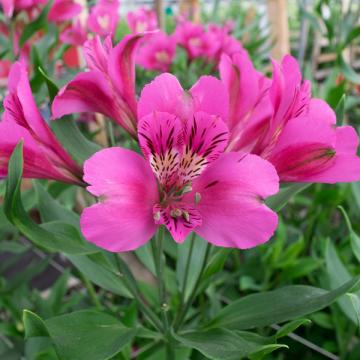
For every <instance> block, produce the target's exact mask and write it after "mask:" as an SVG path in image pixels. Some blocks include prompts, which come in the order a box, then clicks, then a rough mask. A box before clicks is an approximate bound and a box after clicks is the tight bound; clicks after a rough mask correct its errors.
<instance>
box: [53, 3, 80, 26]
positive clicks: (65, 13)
mask: <svg viewBox="0 0 360 360" xmlns="http://www.w3.org/2000/svg"><path fill="white" fill-rule="evenodd" d="M81 10H82V6H81V5H80V4H77V3H75V2H74V1H73V0H55V1H54V3H53V5H52V7H51V9H50V11H49V14H48V19H49V21H53V22H62V21H66V20H72V19H73V18H74V17H76V16H77V15H79V14H80V13H81Z"/></svg>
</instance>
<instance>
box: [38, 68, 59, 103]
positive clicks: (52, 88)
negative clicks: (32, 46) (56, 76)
mask: <svg viewBox="0 0 360 360" xmlns="http://www.w3.org/2000/svg"><path fill="white" fill-rule="evenodd" d="M38 71H39V74H40V75H41V76H42V78H43V80H44V81H45V83H46V86H47V89H48V93H49V97H50V101H53V100H54V97H55V96H56V95H57V93H58V92H59V88H58V86H57V85H56V84H55V83H54V81H53V80H51V79H50V77H49V76H48V75H47V74H46V73H45V70H44V69H43V68H42V67H41V66H39V67H38Z"/></svg>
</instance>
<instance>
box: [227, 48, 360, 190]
mask: <svg viewBox="0 0 360 360" xmlns="http://www.w3.org/2000/svg"><path fill="white" fill-rule="evenodd" d="M273 67H274V71H273V79H272V82H271V83H269V81H268V79H266V78H265V77H264V76H263V75H261V74H259V73H258V72H257V71H256V70H255V69H254V67H253V66H252V64H251V61H250V60H249V59H248V58H247V56H245V55H244V54H242V55H236V56H234V57H233V58H232V59H230V58H229V57H226V56H224V57H223V58H222V61H221V64H220V73H221V77H222V79H223V82H224V84H225V85H226V86H227V88H228V92H229V96H230V99H231V100H230V116H229V120H228V121H229V127H230V133H231V135H230V137H231V141H230V144H229V147H228V150H229V151H233V150H240V151H248V152H251V153H253V154H257V155H259V156H261V157H262V158H264V159H266V160H268V161H270V162H271V163H272V164H273V165H274V166H275V168H276V170H277V172H278V174H279V177H280V180H281V181H284V182H323V183H336V182H347V181H357V180H360V158H359V157H357V155H356V150H357V146H358V136H357V134H356V131H355V130H354V129H353V128H352V127H351V126H340V127H336V116H335V113H334V111H333V110H332V109H331V108H330V106H329V105H328V104H326V102H324V101H322V100H320V99H312V98H311V94H310V83H309V82H308V81H304V82H302V80H301V73H300V70H299V66H298V64H297V62H296V60H295V59H294V58H292V57H291V56H285V57H284V59H283V61H282V63H281V65H279V64H277V63H276V62H273Z"/></svg>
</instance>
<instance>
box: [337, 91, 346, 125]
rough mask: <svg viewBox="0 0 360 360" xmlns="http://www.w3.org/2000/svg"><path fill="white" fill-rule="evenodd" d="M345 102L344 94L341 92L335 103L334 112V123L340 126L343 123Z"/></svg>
mask: <svg viewBox="0 0 360 360" xmlns="http://www.w3.org/2000/svg"><path fill="white" fill-rule="evenodd" d="M345 102H346V96H345V94H343V95H342V96H341V98H340V100H339V102H338V104H337V105H336V109H335V114H336V125H337V126H341V125H343V120H344V114H345Z"/></svg>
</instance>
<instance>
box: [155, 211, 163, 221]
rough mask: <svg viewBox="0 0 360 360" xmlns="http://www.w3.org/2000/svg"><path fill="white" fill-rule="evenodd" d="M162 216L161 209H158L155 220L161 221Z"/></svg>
mask: <svg viewBox="0 0 360 360" xmlns="http://www.w3.org/2000/svg"><path fill="white" fill-rule="evenodd" d="M160 218H161V214H160V211H157V212H156V213H155V214H154V220H155V221H159V220H160Z"/></svg>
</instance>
